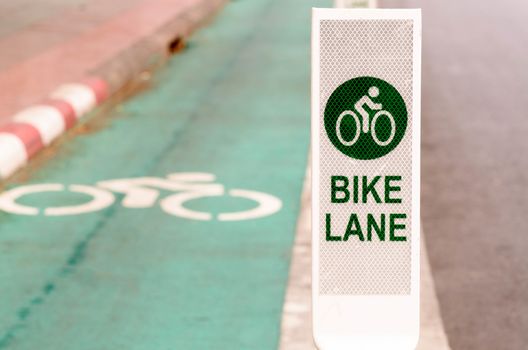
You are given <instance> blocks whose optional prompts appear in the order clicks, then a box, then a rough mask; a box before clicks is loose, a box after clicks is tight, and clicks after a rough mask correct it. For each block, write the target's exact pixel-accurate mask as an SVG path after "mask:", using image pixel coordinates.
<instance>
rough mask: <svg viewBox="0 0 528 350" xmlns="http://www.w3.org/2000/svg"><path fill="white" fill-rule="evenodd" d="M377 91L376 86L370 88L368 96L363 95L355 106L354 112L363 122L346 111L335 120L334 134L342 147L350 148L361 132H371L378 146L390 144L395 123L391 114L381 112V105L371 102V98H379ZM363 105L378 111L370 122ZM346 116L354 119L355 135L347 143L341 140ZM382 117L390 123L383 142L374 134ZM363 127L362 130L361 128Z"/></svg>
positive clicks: (394, 131) (349, 111)
mask: <svg viewBox="0 0 528 350" xmlns="http://www.w3.org/2000/svg"><path fill="white" fill-rule="evenodd" d="M379 93H380V92H379V89H378V88H377V87H376V86H372V87H370V88H369V90H368V95H365V96H363V97H361V98H360V99H359V100H358V101H357V102H356V103H355V104H354V108H355V110H356V111H357V112H358V113H359V114H360V115H361V117H362V119H363V122H362V123H361V122H360V120H359V117H358V116H357V114H356V113H355V112H354V111H351V110H347V111H343V112H342V113H341V114H340V115H339V117H338V118H337V123H336V134H337V138H338V139H339V142H341V143H342V144H343V145H344V146H352V145H353V144H355V143H356V142H357V140H358V139H359V136H360V135H361V132H363V133H364V134H366V133H368V132H371V133H372V139H373V140H374V142H376V144H378V145H379V146H386V145H388V144H390V143H391V142H392V140H393V139H394V136H395V135H396V122H395V120H394V117H393V116H392V114H390V113H389V111H386V110H383V109H382V108H383V105H382V104H381V103H375V102H374V101H372V98H376V97H378V96H379ZM365 105H367V106H368V107H369V108H370V109H371V110H373V111H378V112H376V114H374V117H373V118H372V121H370V120H369V113H368V112H367V111H366V110H365V107H364V106H365ZM346 116H350V117H352V118H353V119H354V122H355V124H356V128H355V130H356V133H355V134H354V137H353V138H352V140H350V141H347V140H345V139H344V138H343V135H342V134H341V122H342V121H343V118H344V117H346ZM382 116H385V117H387V118H388V120H389V122H390V130H391V132H390V135H389V137H388V138H387V139H386V140H385V141H381V140H380V139H379V138H378V135H377V134H376V123H377V121H378V119H379V118H380V117H382ZM362 125H363V128H361V126H362Z"/></svg>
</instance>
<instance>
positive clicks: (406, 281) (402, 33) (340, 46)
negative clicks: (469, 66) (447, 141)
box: [312, 9, 421, 350]
mask: <svg viewBox="0 0 528 350" xmlns="http://www.w3.org/2000/svg"><path fill="white" fill-rule="evenodd" d="M312 26H313V27H312V178H313V182H312V191H313V199H312V200H313V203H312V215H313V216H312V238H313V276H312V277H313V278H312V283H313V326H314V339H315V342H316V344H317V346H318V347H319V349H325V350H326V349H329V350H336V349H347V350H348V349H361V350H367V349H380V350H385V349H391V350H398V349H405V350H410V349H414V347H415V345H416V343H417V341H418V334H419V300H420V298H419V295H420V288H419V285H420V73H421V68H420V65H421V60H420V55H421V12H420V10H385V9H383V10H378V9H314V10H313V24H312Z"/></svg>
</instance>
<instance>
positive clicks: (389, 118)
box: [324, 77, 407, 159]
mask: <svg viewBox="0 0 528 350" xmlns="http://www.w3.org/2000/svg"><path fill="white" fill-rule="evenodd" d="M324 125H325V129H326V134H327V135H328V137H329V138H330V141H332V144H333V145H334V146H335V147H336V148H337V149H338V150H339V151H341V152H342V153H343V154H346V155H347V156H349V157H351V158H355V159H376V158H379V157H383V156H384V155H386V154H387V153H389V152H390V151H392V150H393V149H394V148H396V146H398V144H399V143H400V141H401V140H402V138H403V135H404V134H405V129H407V108H406V107H405V102H404V101H403V98H402V97H401V95H400V93H399V92H398V90H396V89H395V88H394V86H392V85H391V84H389V83H387V82H386V81H385V80H382V79H378V78H373V77H359V78H354V79H350V80H349V81H346V82H344V83H343V84H341V85H340V86H339V87H338V88H337V89H335V91H334V92H333V93H332V95H331V96H330V98H329V99H328V102H327V103H326V107H325V111H324Z"/></svg>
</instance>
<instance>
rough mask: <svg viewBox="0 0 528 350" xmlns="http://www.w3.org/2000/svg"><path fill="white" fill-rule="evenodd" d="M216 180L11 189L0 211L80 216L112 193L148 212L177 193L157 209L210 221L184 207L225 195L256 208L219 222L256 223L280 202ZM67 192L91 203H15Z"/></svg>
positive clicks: (184, 177) (199, 177) (174, 178)
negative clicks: (28, 197)
mask: <svg viewBox="0 0 528 350" xmlns="http://www.w3.org/2000/svg"><path fill="white" fill-rule="evenodd" d="M214 181H215V176H214V175H213V174H210V173H172V174H169V175H168V176H167V177H166V178H158V177H140V178H128V179H116V180H107V181H101V182H98V183H97V185H96V186H86V185H70V186H68V187H67V188H66V186H64V185H62V184H38V185H26V186H20V187H16V188H13V189H11V190H8V191H5V192H3V193H2V194H0V211H5V212H7V213H11V214H17V215H38V214H39V213H40V212H43V214H44V215H45V216H65V215H79V214H85V213H91V212H95V211H99V210H102V209H105V208H107V207H109V206H111V205H112V204H113V203H114V201H115V195H114V193H120V194H123V195H124V197H123V200H122V201H121V205H122V206H123V207H126V208H151V207H153V206H155V205H156V203H157V201H158V199H159V197H160V190H165V191H170V192H178V193H175V194H171V195H169V196H167V197H166V198H164V199H162V200H161V201H160V207H161V209H162V210H163V211H165V212H166V213H167V214H170V215H173V216H178V217H181V218H185V219H190V220H200V221H209V220H212V219H213V215H212V214H211V213H208V212H201V211H196V210H191V209H189V208H187V207H185V203H187V202H188V201H191V200H197V199H200V198H207V197H219V196H223V195H225V194H226V193H227V195H228V196H230V197H232V198H243V199H248V200H251V201H253V202H255V203H257V206H256V207H254V208H252V209H248V210H244V211H239V212H231V213H220V214H218V216H217V220H219V221H240V220H250V219H257V218H262V217H266V216H270V215H273V214H275V213H277V212H278V211H279V210H280V209H281V208H282V201H281V200H280V199H278V198H277V197H275V196H272V195H270V194H267V193H263V192H257V191H250V190H244V189H231V190H229V191H227V192H226V190H225V187H224V186H223V185H221V184H218V183H214ZM61 191H69V192H73V193H81V194H85V195H88V196H90V197H91V199H90V200H89V201H88V202H86V203H83V204H80V205H73V206H60V207H46V208H44V209H43V210H41V209H40V208H37V207H32V206H29V205H23V204H20V203H18V202H17V201H18V200H19V199H20V198H21V197H23V196H26V195H30V194H38V193H43V192H61Z"/></svg>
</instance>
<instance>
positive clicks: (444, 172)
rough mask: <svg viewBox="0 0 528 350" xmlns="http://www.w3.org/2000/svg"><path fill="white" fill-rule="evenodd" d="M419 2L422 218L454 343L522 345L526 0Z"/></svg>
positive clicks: (527, 210) (527, 335)
mask: <svg viewBox="0 0 528 350" xmlns="http://www.w3.org/2000/svg"><path fill="white" fill-rule="evenodd" d="M383 5H384V7H398V6H400V5H401V6H404V7H422V8H423V34H424V37H423V109H422V117H423V130H422V133H423V134H422V142H423V144H422V152H423V153H422V172H423V173H422V200H423V225H424V230H425V236H426V239H427V249H428V252H429V254H430V259H431V265H432V269H433V275H434V278H435V282H436V287H437V293H438V296H439V302H440V306H441V312H442V315H443V319H444V323H445V327H446V330H447V333H448V337H449V341H450V344H451V346H452V348H453V349H455V350H458V349H460V350H472V349H475V350H477V349H478V350H486V349H489V350H496V349H505V350H509V349H511V350H513V349H515V350H521V349H526V348H527V347H528V332H526V330H527V329H528V254H527V251H528V236H527V233H528V229H527V223H528V187H527V181H528V175H527V170H528V140H527V138H528V113H527V112H526V111H527V110H528V67H527V63H528V45H527V43H528V25H527V16H528V3H526V2H525V1H513V0H508V1H500V2H499V1H450V2H445V1H438V0H435V1H419V2H418V1H390V2H389V1H385V2H384V3H383Z"/></svg>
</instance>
